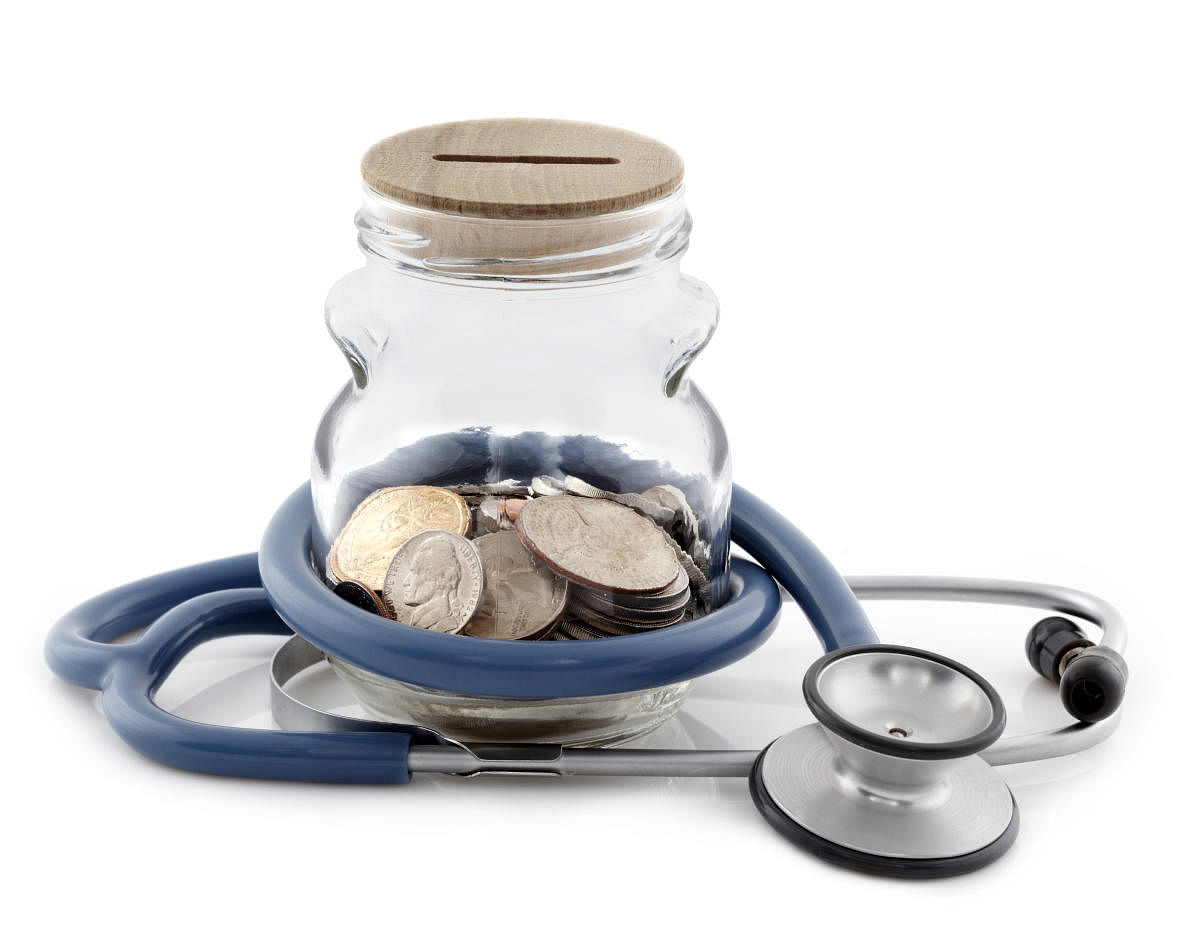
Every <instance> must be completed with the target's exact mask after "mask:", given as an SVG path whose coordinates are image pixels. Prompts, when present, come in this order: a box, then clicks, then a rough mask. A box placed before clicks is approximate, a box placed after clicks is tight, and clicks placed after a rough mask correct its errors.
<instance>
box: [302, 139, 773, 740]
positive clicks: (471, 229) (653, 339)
mask: <svg viewBox="0 0 1200 925" xmlns="http://www.w3.org/2000/svg"><path fill="white" fill-rule="evenodd" d="M683 173H684V167H683V161H682V159H681V158H680V157H679V155H678V154H676V152H675V151H673V150H672V149H671V148H669V147H667V146H666V145H664V144H662V143H660V142H657V141H654V140H652V139H649V138H646V137H643V136H640V135H637V134H634V133H632V132H627V131H623V130H620V129H615V128H607V127H601V126H595V125H589V124H584V123H572V122H562V121H554V120H532V119H530V120H490V121H477V122H459V123H450V124H445V125H436V126H430V127H426V128H419V129H415V130H412V131H407V132H403V133H401V134H398V135H395V136H392V137H390V138H386V139H384V140H382V141H380V142H378V143H377V144H375V145H373V146H372V147H371V148H370V149H369V150H368V151H367V153H366V155H365V157H364V158H363V161H362V177H363V203H362V207H361V209H360V210H359V212H358V215H357V217H356V220H355V225H356V228H357V232H358V243H359V246H360V249H361V250H362V253H363V255H364V258H365V261H364V265H363V266H361V267H359V268H358V269H356V270H353V271H352V272H351V273H349V274H348V275H347V276H345V277H344V278H342V279H341V280H340V281H338V282H337V283H336V284H335V285H334V286H333V288H332V291H331V292H330V293H329V297H328V300H327V303H326V324H327V326H328V329H329V332H330V334H331V335H332V337H333V340H334V342H335V343H336V344H337V346H338V348H339V349H340V350H341V351H342V353H343V355H344V356H345V358H346V361H347V363H348V365H349V367H350V372H351V377H350V379H349V381H348V382H347V383H346V385H345V387H344V388H343V389H342V390H341V392H339V393H338V395H337V396H336V397H335V398H334V400H333V402H332V403H331V404H330V406H329V408H328V409H327V411H326V412H325V415H324V417H323V418H322V419H321V422H320V426H319V427H318V430H317V436H316V441H315V446H314V450H313V460H312V482H311V486H312V500H313V509H314V512H315V530H314V534H313V546H314V554H315V558H316V560H317V561H318V562H319V563H323V564H324V565H325V566H326V577H327V578H328V579H329V580H330V581H331V582H338V581H341V580H345V579H348V578H356V579H361V580H362V582H363V583H364V584H366V585H368V586H373V587H371V588H370V589H371V590H373V591H376V592H382V591H383V578H384V572H385V571H386V570H387V567H388V565H389V564H390V561H391V558H392V557H393V556H394V554H395V552H396V549H397V547H398V545H399V544H400V543H401V542H402V541H403V540H404V539H407V531H406V528H405V527H404V526H403V525H404V524H407V529H408V530H416V529H418V528H423V527H430V526H440V527H442V528H443V529H447V530H449V531H450V532H454V533H459V534H461V535H463V536H464V537H465V538H467V539H468V540H471V541H475V542H476V544H478V541H479V540H480V539H481V538H482V537H485V536H492V535H494V534H498V533H507V532H509V531H510V530H511V531H512V533H513V536H512V540H511V541H513V542H516V541H517V540H518V537H519V536H521V535H523V534H519V533H518V532H517V531H516V521H517V516H516V512H517V509H518V506H519V505H520V504H521V503H522V502H525V501H529V500H534V499H539V505H538V506H535V507H534V508H533V509H531V511H530V520H531V521H532V519H533V518H534V516H536V515H537V514H538V513H539V510H540V507H541V506H542V505H541V502H540V498H541V497H543V496H544V494H543V492H561V493H565V494H573V496H574V497H578V498H585V495H583V494H579V493H576V492H575V491H574V490H577V491H578V492H588V493H590V494H593V495H595V496H597V497H601V498H602V499H603V501H602V503H601V504H598V505H595V506H596V507H598V508H599V511H598V512H597V514H598V515H599V514H603V513H604V512H605V505H606V504H611V505H612V507H613V509H614V510H612V511H611V513H613V514H615V515H617V516H620V515H622V514H624V515H625V516H626V517H628V518H632V526H633V527H635V528H636V527H637V526H639V524H638V521H642V520H643V519H644V515H645V514H646V512H647V511H651V512H653V513H654V514H657V515H658V522H657V525H658V526H660V527H661V528H662V530H665V531H666V532H667V534H668V536H670V538H671V540H672V541H673V542H674V544H675V546H676V548H677V549H678V550H679V552H680V553H681V556H680V558H682V559H683V560H684V562H685V563H686V564H687V567H688V569H689V570H692V571H693V576H694V577H695V578H696V579H697V580H696V581H694V582H692V583H691V586H690V588H689V587H688V582H687V575H686V572H684V571H683V569H682V568H680V566H679V565H677V564H675V563H674V561H673V559H672V562H671V563H666V564H667V565H668V572H669V574H665V578H666V580H667V582H668V590H669V586H670V585H675V586H677V591H676V594H675V598H674V599H673V600H672V599H671V598H670V597H669V596H668V598H667V599H666V604H667V605H668V606H665V607H664V606H660V605H659V604H658V602H656V601H655V599H654V596H655V594H656V593H658V594H661V592H662V590H664V589H663V588H662V587H660V586H661V585H662V584H663V580H664V574H663V573H661V569H660V574H659V575H656V576H650V577H649V579H648V580H644V581H642V585H641V587H634V588H632V589H628V588H626V589H623V590H625V591H626V592H630V591H632V592H634V593H626V594H624V595H622V594H621V591H622V589H620V588H617V587H616V585H615V584H613V583H611V581H610V583H607V584H606V583H605V576H603V575H597V576H595V580H593V581H592V582H590V583H585V582H586V580H587V579H586V576H584V581H579V580H571V579H567V580H566V582H567V583H569V586H570V587H569V590H570V594H569V597H570V600H568V601H567V602H566V606H565V610H564V612H563V613H562V615H561V616H560V617H559V618H558V621H557V622H558V625H557V627H555V626H550V627H545V626H539V627H537V628H536V629H548V630H549V632H548V633H547V635H548V636H550V637H553V638H552V639H545V640H544V642H545V641H559V640H562V639H570V638H580V639H591V638H598V637H608V636H610V635H614V634H616V633H621V634H630V635H631V634H632V631H651V630H654V629H661V628H663V625H664V624H667V625H673V624H676V623H683V622H688V621H691V620H693V619H695V618H697V617H701V616H703V615H704V614H705V613H706V612H707V610H708V609H709V608H710V607H711V606H713V605H719V604H720V603H722V602H723V601H724V600H725V598H726V596H727V593H728V568H729V517H730V491H731V487H732V479H731V469H730V453H729V444H728V440H727V439H726V435H725V430H724V428H723V427H722V425H721V421H720V418H719V417H718V415H717V412H716V410H715V409H714V408H713V406H712V405H711V403H710V402H709V401H708V399H707V398H706V397H705V396H704V394H703V392H702V391H701V390H700V389H699V388H698V387H697V386H696V384H695V383H694V382H693V381H692V378H691V376H690V375H689V367H690V364H691V362H692V360H693V359H694V358H695V357H696V355H697V354H698V353H699V352H700V351H701V350H702V349H703V348H704V346H705V344H707V343H708V341H709V339H710V338H711V337H712V335H713V332H714V330H715V328H716V325H717V315H718V308H717V300H716V298H715V297H714V296H713V294H712V292H711V291H710V290H709V289H708V287H707V286H705V285H704V284H703V283H702V282H700V281H699V280H696V279H694V278H692V277H690V276H687V275H685V274H684V273H683V272H682V270H681V267H680V263H681V258H682V257H683V255H684V253H685V251H686V250H687V245H688V238H689V235H690V234H691V221H690V219H689V217H688V213H687V209H686V206H685V203H684V190H683ZM568 479H569V480H570V482H569V485H570V486H571V487H570V488H568V487H566V485H567V483H566V481H565V480H568ZM404 486H428V487H433V488H442V489H444V490H445V491H443V492H440V493H436V492H430V491H427V490H424V489H422V490H420V491H409V492H392V493H391V494H390V496H389V494H388V490H390V489H395V488H397V487H404ZM613 496H623V499H622V501H618V502H613V501H610V500H608V499H609V498H611V497H613ZM389 497H390V498H391V499H392V500H391V501H390V502H389V500H388V499H389ZM368 499H374V500H368ZM634 499H636V500H634ZM630 502H632V503H634V504H637V505H638V507H637V508H630V507H628V506H627V505H628V503H630ZM623 503H624V504H625V505H626V506H625V507H623V508H622V509H620V510H615V509H616V508H619V507H621V506H622V504H623ZM438 505H441V510H436V508H437V507H438ZM546 507H548V508H550V510H549V511H548V513H549V514H551V515H552V514H553V508H554V505H553V504H551V505H546ZM563 507H564V508H568V509H571V510H570V514H569V516H571V515H574V516H577V515H578V511H576V510H574V506H573V505H572V504H571V503H570V502H567V503H565V504H564V505H563ZM510 511H511V512H512V514H513V515H514V516H512V517H509V516H507V514H508V512H510ZM356 512H357V515H356ZM584 516H586V515H584ZM356 521H357V522H356ZM563 522H564V523H565V521H563ZM652 522H653V521H652ZM629 523H630V522H629V521H626V528H625V529H628V526H629ZM559 526H560V527H561V526H562V524H561V523H560V524H559ZM578 526H579V528H580V529H578V530H575V531H571V530H565V531H564V532H563V535H562V536H557V537H547V538H544V540H545V543H547V544H548V548H546V549H545V550H544V553H545V555H544V557H543V559H542V560H538V559H537V557H536V556H535V557H534V558H535V560H536V562H537V564H538V565H542V566H543V567H544V568H546V569H547V570H552V571H550V574H551V575H554V574H558V575H563V574H570V575H572V576H574V577H575V578H578V577H579V576H578V574H577V571H576V572H573V571H571V569H570V565H569V563H568V562H565V561H563V560H564V559H569V558H570V557H571V556H572V555H574V556H575V558H577V559H580V558H583V559H586V558H587V555H588V554H587V551H586V543H587V542H588V541H589V540H595V541H596V542H598V543H600V544H601V545H605V544H608V545H620V544H621V536H622V532H621V531H622V528H621V527H620V526H614V528H613V530H615V532H613V531H612V530H610V532H609V534H607V535H606V536H596V535H594V533H593V532H592V531H589V530H587V529H586V528H585V527H584V526H583V524H582V523H581V522H580V523H578ZM662 530H658V531H657V532H662ZM644 532H650V533H651V535H649V536H644V535H641V534H638V535H629V536H627V537H626V538H625V542H624V546H625V548H617V549H613V550H610V551H611V552H612V553H613V554H614V555H615V556H616V557H617V558H619V559H622V560H623V561H622V562H621V563H620V564H621V565H622V566H624V567H625V568H626V569H628V568H636V567H638V566H639V565H640V564H642V563H644V562H645V560H646V559H647V557H653V556H654V555H656V554H657V556H658V558H659V559H660V560H662V559H663V558H664V555H665V554H669V553H670V551H671V550H670V547H669V544H667V543H664V542H662V540H661V539H660V538H659V537H657V536H654V535H653V533H654V532H655V530H654V529H653V528H652V529H651V531H644ZM339 537H341V538H342V542H341V543H338V542H337V541H338V539H339ZM526 539H528V537H526ZM614 541H615V543H614ZM493 542H496V541H495V540H485V541H484V543H485V544H490V543H493ZM518 546H519V544H518ZM571 546H574V547H576V551H575V552H574V553H572V552H571V551H570V549H569V547H571ZM664 550H666V553H664ZM516 551H517V552H518V553H523V552H524V551H523V550H522V549H520V548H518V549H517V550H516ZM595 553H596V550H592V555H593V556H594V555H595ZM555 557H557V559H556V558H555ZM343 560H344V564H343ZM352 560H353V561H352ZM521 565H522V566H523V567H524V568H526V570H528V569H529V568H530V567H531V563H521ZM512 567H515V566H514V565H513V564H512V563H511V560H510V568H512ZM350 572H353V575H351V574H349V573H350ZM680 575H682V576H683V577H682V578H679V576H680ZM505 577H506V576H499V575H496V576H494V577H493V581H492V584H498V583H499V582H498V581H497V579H500V580H503V579H504V578H505ZM609 578H610V579H611V578H612V576H611V575H610V576H609ZM485 582H486V579H485ZM634 584H635V585H636V581H635V582H634ZM679 587H682V588H683V589H684V592H685V593H686V594H687V595H688V597H689V601H688V603H687V604H686V605H684V606H678V602H679V599H680V594H679V593H678V588H679ZM647 588H649V589H654V590H652V591H649V592H647V591H646V589H647ZM639 591H640V592H642V593H641V594H640V595H639V594H638V593H637V592H639ZM547 593H548V594H549V595H550V597H551V598H554V597H555V594H554V592H553V590H551V591H550V592H547ZM381 596H382V594H381ZM639 598H640V600H639ZM660 600H662V599H661V598H660ZM673 601H674V603H673ZM488 603H489V602H488V601H486V600H485V601H484V609H485V610H487V609H488V607H487V605H488ZM639 603H642V604H645V605H646V606H645V609H644V610H642V611H641V612H640V613H639V612H638V606H637V605H638V604H639ZM589 605H591V606H589ZM518 606H519V604H518ZM643 615H644V617H645V618H644V619H643V620H639V619H638V617H639V616H643ZM482 616H483V615H481V618H482ZM589 616H590V617H591V618H592V619H590V620H589V619H588V617H589ZM605 617H608V618H609V620H608V621H605V620H604V619H603V618H605ZM622 617H624V618H625V619H623V620H622V619H621V618H622ZM476 622H477V623H478V622H479V621H476ZM768 630H769V627H763V628H762V633H761V634H760V637H759V639H760V640H761V639H763V638H765V637H766V634H767V632H768ZM467 632H468V633H470V632H471V630H470V629H468V630H467ZM568 634H573V635H568ZM521 644H522V645H524V646H536V644H535V643H534V642H532V641H529V640H526V641H523V642H522V643H521ZM539 648H540V647H539ZM544 651H545V654H546V655H547V656H549V655H550V653H549V651H548V650H544ZM332 664H333V665H334V666H335V668H336V669H337V670H338V672H339V673H340V674H341V675H342V676H343V677H344V678H345V679H346V680H347V681H348V682H349V683H350V685H351V686H352V687H353V688H354V689H355V691H356V693H357V694H358V696H359V698H360V699H361V701H362V702H363V704H364V706H365V707H366V708H367V709H368V710H369V711H370V712H371V713H372V714H374V715H378V716H383V717H387V718H391V719H395V718H401V717H411V718H413V719H416V720H418V721H420V722H424V723H429V724H431V725H433V726H435V727H437V728H439V729H443V730H446V731H447V732H449V733H453V734H456V735H462V734H466V733H467V732H469V731H471V730H474V729H479V728H481V727H483V726H486V727H487V728H488V729H489V730H490V732H491V733H492V734H493V735H499V736H501V737H508V736H510V735H511V736H514V737H517V738H523V739H526V738H530V737H533V738H535V739H543V738H544V739H546V740H554V741H559V740H563V741H567V742H570V743H578V742H593V741H611V740H615V739H620V738H624V737H628V736H630V735H636V734H638V733H641V732H644V731H646V730H647V729H648V728H650V727H652V726H654V725H656V724H658V723H660V722H662V721H663V720H665V719H666V718H667V717H668V716H670V715H671V713H673V712H674V710H675V709H676V708H677V707H678V706H679V704H680V702H681V701H682V699H683V697H684V696H685V695H686V692H687V689H688V686H689V684H690V682H689V681H686V680H685V681H679V682H676V683H673V684H668V685H660V686H656V687H653V688H650V689H646V690H638V691H619V692H613V693H609V694H604V695H596V696H593V697H588V698H567V699H566V700H563V699H561V698H555V699H553V700H547V699H544V698H508V697H503V698H500V697H486V696H472V695H471V693H470V692H468V691H454V690H440V689H434V688H429V687H427V686H423V685H414V684H408V683H405V682H403V681H398V680H396V679H394V678H387V677H384V676H381V675H379V674H376V673H373V672H370V671H366V670H363V669H362V668H361V667H359V666H355V665H353V664H351V663H349V662H346V661H344V660H340V659H337V658H336V657H334V658H333V659H332Z"/></svg>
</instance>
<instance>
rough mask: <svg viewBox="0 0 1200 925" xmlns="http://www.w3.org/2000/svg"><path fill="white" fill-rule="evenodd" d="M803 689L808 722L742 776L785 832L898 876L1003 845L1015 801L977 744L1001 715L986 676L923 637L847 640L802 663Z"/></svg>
mask: <svg viewBox="0 0 1200 925" xmlns="http://www.w3.org/2000/svg"><path fill="white" fill-rule="evenodd" d="M804 696H805V699H806V700H807V701H808V705H809V708H810V709H811V710H812V712H813V714H814V715H815V716H816V718H817V720H818V722H817V724H814V725H810V726H805V727H803V728H800V729H797V730H795V731H794V732H790V733H788V734H786V735H784V736H781V737H780V738H778V739H776V740H775V741H774V742H772V743H771V744H770V745H769V746H767V748H766V749H764V751H763V753H762V754H761V755H760V756H759V758H758V761H757V762H756V763H755V766H754V770H753V773H752V774H751V776H750V791H751V794H752V796H753V798H754V802H755V805H757V806H758V808H759V810H760V811H761V812H762V814H763V815H764V816H765V817H766V818H767V820H768V821H769V822H770V823H771V825H772V826H774V827H775V828H776V829H777V830H778V831H779V832H781V833H782V834H783V835H784V836H786V837H787V838H789V839H790V840H791V841H793V842H795V843H796V844H798V845H800V846H801V847H803V848H805V849H806V850H808V851H811V852H812V853H814V854H816V855H817V856H818V857H820V858H822V859H824V860H826V861H830V862H832V863H834V864H839V865H841V866H843V867H849V868H852V869H854V870H859V871H863V872H866V873H873V874H885V875H891V876H896V877H945V876H953V875H955V874H962V873H967V872H968V871H972V870H977V869H978V868H980V867H983V866H984V865H986V864H988V863H990V862H991V861H993V860H995V859H996V858H998V857H999V856H1000V855H1002V854H1003V853H1004V852H1005V851H1006V850H1008V847H1009V846H1010V845H1011V844H1012V842H1013V840H1014V839H1015V838H1016V834H1017V819H1018V815H1017V807H1016V803H1015V802H1014V801H1013V797H1012V793H1011V792H1010V791H1009V789H1008V786H1007V785H1006V784H1005V783H1004V781H1003V779H1001V777H1000V776H999V775H998V774H997V773H996V771H995V770H993V768H992V767H991V766H990V765H988V764H987V762H985V761H984V760H983V759H982V758H980V757H979V755H978V753H979V752H981V751H982V750H983V749H985V748H987V747H988V746H989V745H991V744H992V743H993V742H995V741H996V740H997V739H998V738H999V737H1000V734H1001V733H1002V732H1003V731H1004V723H1005V714H1004V706H1003V703H1002V702H1001V700H1000V696H999V695H998V694H997V693H996V691H995V689H994V688H993V687H992V686H991V685H990V684H989V683H988V682H987V681H986V680H984V679H983V678H982V677H980V676H979V675H977V674H976V673H975V672H973V671H971V670H970V669H969V668H967V667H965V666H963V665H960V664H958V663H957V662H954V661H951V660H950V659H947V658H944V657H942V656H940V655H936V654H934V653H931V652H925V651H922V650H920V649H909V648H904V647H901V646H884V645H865V646H852V647H850V648H846V649H840V650H837V651H835V652H831V653H830V654H828V655H826V656H825V657H824V658H822V659H820V660H818V661H817V662H816V663H815V664H814V665H813V666H812V667H811V668H810V669H809V671H808V673H807V674H806V675H805V678H804Z"/></svg>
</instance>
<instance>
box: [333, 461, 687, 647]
mask: <svg viewBox="0 0 1200 925" xmlns="http://www.w3.org/2000/svg"><path fill="white" fill-rule="evenodd" d="M698 533H699V530H698V526H697V521H696V517H695V514H694V512H693V511H692V509H691V507H690V506H689V505H688V503H687V501H686V499H685V498H684V495H683V493H682V492H681V491H679V490H678V489H677V488H675V487H674V486H669V485H660V486H655V487H653V488H650V489H648V490H647V491H645V492H643V493H641V494H632V493H629V494H614V493H611V492H606V491H603V490H601V489H597V488H595V487H593V486H591V485H589V484H588V483H586V482H584V481H582V480H580V479H576V478H572V477H568V478H567V479H564V480H558V479H554V478H551V477H549V476H544V477H541V478H537V479H534V480H533V481H532V482H531V483H530V484H529V485H522V484H519V483H516V482H513V481H508V482H500V483H494V484H488V485H455V486H451V487H448V488H441V487H434V486H429V485H405V486H396V487H391V488H382V489H379V490H378V491H376V492H374V493H372V494H371V495H370V496H369V497H368V498H367V499H366V500H365V501H363V502H362V504H360V505H359V506H358V507H357V508H356V509H355V511H354V513H353V514H352V515H351V516H350V519H349V520H348V521H347V523H346V525H345V526H344V527H343V528H342V530H341V532H340V533H339V534H338V536H337V539H336V540H335V541H334V543H333V545H332V547H331V549H330V552H329V558H328V562H327V566H328V572H329V575H330V577H331V579H332V580H333V581H334V582H335V583H336V584H335V587H334V591H335V593H337V594H338V595H339V596H341V597H342V598H344V599H346V600H348V601H350V602H351V603H353V604H355V605H357V606H359V607H362V608H364V609H366V610H369V611H371V612H373V613H376V614H378V615H379V616H382V617H386V618H389V619H393V620H398V621H400V622H402V623H407V624H409V625H410V626H417V627H421V628H424V629H430V630H435V631H437V632H442V633H460V634H462V635H466V636H480V637H484V638H488V639H527V640H534V639H599V638H602V637H605V636H623V635H628V634H630V633H637V632H643V631H646V630H653V629H659V628H661V627H665V626H671V625H673V624H675V623H679V622H681V621H683V620H687V619H691V618H692V617H694V616H697V615H699V614H703V613H706V612H707V609H708V581H707V574H706V570H707V564H708V562H707V547H706V545H705V544H704V543H703V542H702V541H701V540H700V538H699V536H698ZM701 563H703V564H701Z"/></svg>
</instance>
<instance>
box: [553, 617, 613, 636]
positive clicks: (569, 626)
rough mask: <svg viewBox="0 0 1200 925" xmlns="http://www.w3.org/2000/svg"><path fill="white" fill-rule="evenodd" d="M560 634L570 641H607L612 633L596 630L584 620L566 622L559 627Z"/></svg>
mask: <svg viewBox="0 0 1200 925" xmlns="http://www.w3.org/2000/svg"><path fill="white" fill-rule="evenodd" d="M558 632H560V633H562V634H564V635H565V636H567V637H569V638H570V639H606V638H607V637H609V636H611V635H612V634H611V633H606V632H604V631H602V630H598V629H594V628H593V627H591V626H589V625H588V624H586V623H584V622H583V621H582V620H564V621H563V622H562V623H560V624H559V625H558Z"/></svg>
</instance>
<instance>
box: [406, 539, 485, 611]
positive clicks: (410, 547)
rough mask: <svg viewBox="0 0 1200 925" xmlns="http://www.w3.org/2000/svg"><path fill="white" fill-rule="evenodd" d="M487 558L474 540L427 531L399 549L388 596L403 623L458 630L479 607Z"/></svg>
mask: <svg viewBox="0 0 1200 925" xmlns="http://www.w3.org/2000/svg"><path fill="white" fill-rule="evenodd" d="M484 581H485V579H484V571H483V560H482V559H481V558H480V556H479V550H478V549H476V548H475V546H474V545H473V544H472V543H471V541H470V540H468V539H465V538H463V537H461V536H459V535H458V534H457V533H451V532H449V531H448V530H425V531H424V532H422V533H418V534H417V535H416V536H414V537H413V538H412V539H410V540H408V541H406V542H405V543H404V545H403V546H401V547H400V548H399V549H398V550H397V551H396V556H395V558H394V559H392V562H391V565H389V566H388V570H387V575H386V576H385V577H384V579H383V599H384V601H385V602H386V603H387V605H388V607H389V608H391V611H392V613H394V614H395V615H396V619H397V620H398V621H399V622H400V623H407V624H408V625H409V626H419V627H421V628H422V629H428V630H436V631H437V632H439V633H457V632H458V631H459V630H461V629H462V628H463V627H464V626H466V624H467V621H468V620H470V619H471V617H473V616H474V615H475V612H476V610H478V609H479V602H480V600H482V598H483V591H484Z"/></svg>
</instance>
